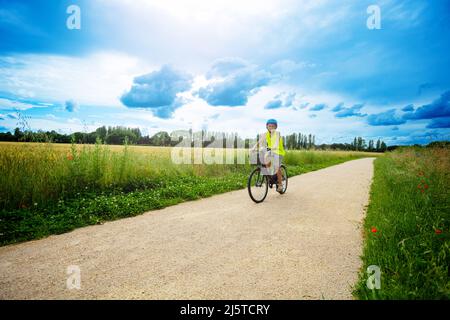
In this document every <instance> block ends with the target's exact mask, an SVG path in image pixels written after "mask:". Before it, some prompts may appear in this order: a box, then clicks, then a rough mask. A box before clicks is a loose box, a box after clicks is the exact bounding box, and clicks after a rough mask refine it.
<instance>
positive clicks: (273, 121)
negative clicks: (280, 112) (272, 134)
mask: <svg viewBox="0 0 450 320" xmlns="http://www.w3.org/2000/svg"><path fill="white" fill-rule="evenodd" d="M268 124H274V125H276V126H277V127H278V122H277V120H275V119H269V120H267V122H266V126H267V125H268Z"/></svg>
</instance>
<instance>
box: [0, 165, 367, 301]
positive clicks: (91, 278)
mask: <svg viewBox="0 0 450 320" xmlns="http://www.w3.org/2000/svg"><path fill="white" fill-rule="evenodd" d="M372 174H373V158H366V159H359V160H354V161H349V162H346V163H343V164H340V165H336V166H333V167H329V168H326V169H323V170H319V171H315V172H310V173H307V174H303V175H300V176H297V177H292V178H291V179H290V180H289V187H288V191H287V193H286V194H284V195H279V194H278V193H276V192H275V191H274V190H270V189H269V195H268V196H267V198H266V200H265V201H264V202H263V203H262V204H255V203H253V202H252V201H251V200H250V198H249V197H248V194H247V190H239V191H233V192H229V193H226V194H221V195H216V196H213V197H210V198H206V199H201V200H197V201H191V202H186V203H182V204H178V205H175V206H172V207H168V208H165V209H161V210H156V211H151V212H147V213H145V214H143V215H140V216H137V217H132V218H126V219H122V220H118V221H113V222H107V223H105V224H103V225H96V226H89V227H85V228H81V229H77V230H75V231H72V232H70V233H66V234H62V235H56V236H50V237H48V238H45V239H41V240H36V241H30V242H26V243H22V244H17V245H10V246H6V247H1V248H0V298H1V299H10V298H19V299H55V298H59V299H78V298H87V299H92V298H94V299H111V298H112V299H142V298H145V299H323V298H325V299H351V298H352V296H351V289H350V286H351V285H353V284H354V283H355V281H356V280H357V272H358V270H359V267H360V265H361V261H360V258H359V256H360V254H361V252H362V249H361V245H362V238H361V222H362V219H363V217H364V206H365V205H366V204H367V203H368V197H369V187H370V182H371V179H372ZM69 265H77V266H79V268H80V270H81V289H80V290H77V289H71V290H69V289H67V288H66V279H67V278H68V277H69V276H68V274H67V273H66V272H67V267H68V266H69Z"/></svg>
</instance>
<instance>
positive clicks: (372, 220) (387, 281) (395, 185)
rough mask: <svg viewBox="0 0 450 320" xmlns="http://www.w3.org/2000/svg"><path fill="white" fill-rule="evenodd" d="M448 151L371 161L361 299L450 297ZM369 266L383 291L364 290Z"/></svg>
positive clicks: (409, 152) (405, 152)
mask: <svg viewBox="0 0 450 320" xmlns="http://www.w3.org/2000/svg"><path fill="white" fill-rule="evenodd" d="M449 159H450V149H449V148H413V147H410V148H402V149H400V150H398V151H395V152H392V153H389V154H387V155H386V156H384V157H379V158H378V159H376V160H375V171H374V180H373V184H372V187H371V192H370V204H369V207H368V210H367V215H366V218H365V223H364V237H365V245H364V251H363V257H362V258H363V268H362V270H361V272H360V279H359V282H358V284H357V285H356V287H355V289H354V295H355V297H357V298H359V299H449V298H450V273H449V265H450V233H449V227H450V190H449V186H450V160H449ZM369 265H377V266H379V267H380V270H381V288H380V289H374V290H370V289H368V288H367V286H366V281H367V278H368V274H367V273H366V270H367V267H368V266H369Z"/></svg>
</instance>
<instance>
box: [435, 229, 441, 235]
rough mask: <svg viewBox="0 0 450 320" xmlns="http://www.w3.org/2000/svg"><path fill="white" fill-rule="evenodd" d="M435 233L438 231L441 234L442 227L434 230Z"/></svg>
mask: <svg viewBox="0 0 450 320" xmlns="http://www.w3.org/2000/svg"><path fill="white" fill-rule="evenodd" d="M434 233H436V234H441V233H442V230H441V229H436V230H434Z"/></svg>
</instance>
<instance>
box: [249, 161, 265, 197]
mask: <svg viewBox="0 0 450 320" xmlns="http://www.w3.org/2000/svg"><path fill="white" fill-rule="evenodd" d="M247 189H248V194H249V196H250V198H251V199H252V200H253V201H254V202H256V203H260V202H263V201H264V199H265V198H266V196H267V192H268V190H269V183H268V180H267V176H265V175H263V174H262V173H261V168H256V169H255V170H253V171H252V173H251V174H250V176H249V177H248V182H247Z"/></svg>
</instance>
